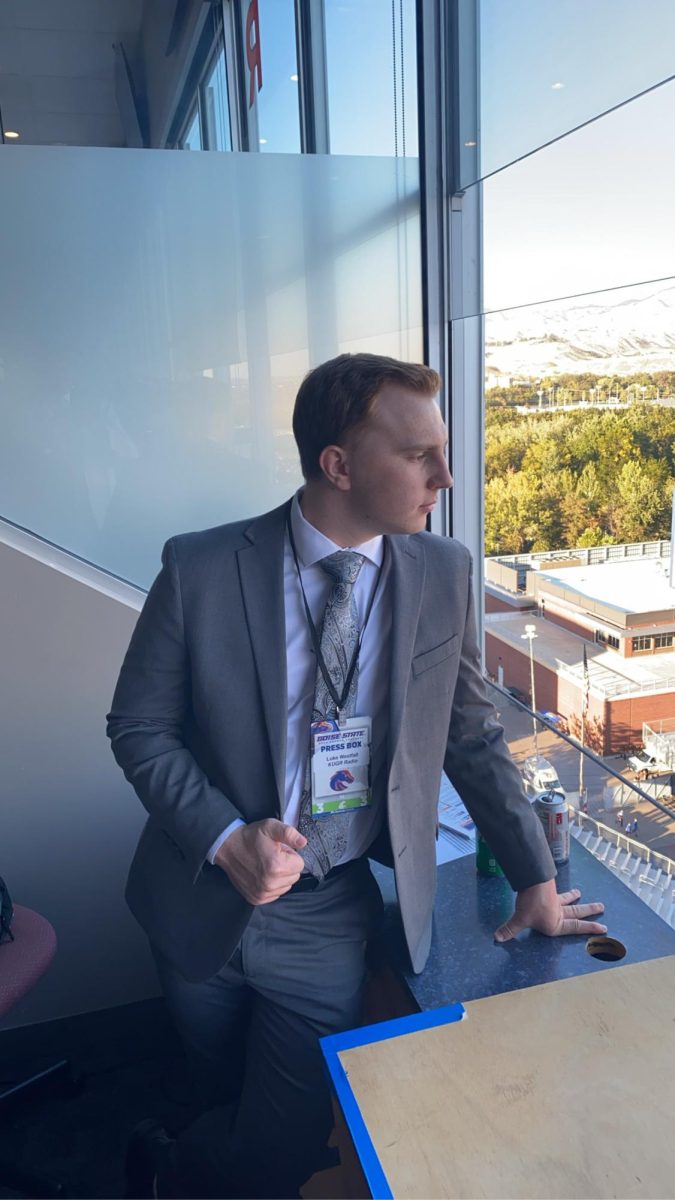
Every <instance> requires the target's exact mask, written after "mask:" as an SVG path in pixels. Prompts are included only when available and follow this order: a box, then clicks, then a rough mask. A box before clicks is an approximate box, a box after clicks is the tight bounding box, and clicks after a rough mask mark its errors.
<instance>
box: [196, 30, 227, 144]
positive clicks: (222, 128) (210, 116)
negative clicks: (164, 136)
mask: <svg viewBox="0 0 675 1200" xmlns="http://www.w3.org/2000/svg"><path fill="white" fill-rule="evenodd" d="M199 93H200V101H201V110H202V115H203V121H204V130H205V134H206V136H205V142H206V146H205V149H207V150H231V149H232V133H231V130H230V106H229V101H228V95H227V74H226V68H225V50H224V49H223V47H222V46H221V47H220V50H219V51H218V54H217V56H216V60H215V62H214V63H213V65H212V66H211V68H210V70H208V71H207V75H206V79H205V81H204V83H203V84H202V85H201V87H200V89H199Z"/></svg>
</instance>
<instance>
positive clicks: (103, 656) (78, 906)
mask: <svg viewBox="0 0 675 1200" xmlns="http://www.w3.org/2000/svg"><path fill="white" fill-rule="evenodd" d="M52 557H54V556H52ZM71 561H73V562H74V560H71ZM74 565H75V567H76V566H77V564H76V563H75V564H74ZM95 574H100V573H98V572H96V573H95ZM110 582H111V585H112V586H113V587H114V581H110ZM120 590H121V591H124V589H123V588H121V589H120ZM127 591H130V589H127ZM140 598H141V597H140V594H139V597H138V599H140ZM136 616H137V611H136V609H135V608H134V607H131V606H130V605H129V603H125V602H123V601H120V600H117V599H114V598H112V597H111V596H110V595H105V594H104V593H102V592H101V591H99V590H97V588H96V587H95V586H90V585H88V584H85V583H83V582H80V581H79V580H78V579H76V578H72V577H69V576H68V575H66V574H64V573H63V572H62V571H60V570H58V569H56V568H55V567H54V566H51V565H48V564H47V563H45V562H41V561H39V560H37V559H36V558H33V557H30V556H29V555H27V554H25V553H22V552H20V551H19V550H17V549H15V548H12V547H11V546H8V545H5V544H2V543H0V641H1V643H2V647H3V650H2V659H1V662H2V671H1V685H0V761H1V762H2V775H1V783H0V789H1V801H0V875H2V876H3V877H4V878H5V880H6V882H7V884H8V886H9V889H10V892H11V894H12V898H13V900H14V901H15V903H18V904H23V905H26V906H28V907H29V908H35V909H37V910H38V911H39V912H41V913H43V914H44V915H45V916H46V917H48V919H49V920H50V921H51V922H52V924H53V925H54V928H55V929H56V932H57V936H58V941H59V946H58V952H57V956H56V958H55V960H54V963H53V964H52V966H51V968H50V969H49V971H48V972H47V974H46V975H45V976H44V977H43V979H42V980H41V981H40V983H39V984H38V985H37V986H36V987H35V988H34V990H33V991H32V992H31V993H30V995H29V996H27V997H26V999H25V1000H24V1001H22V1002H21V1004H20V1005H17V1007H16V1008H14V1009H13V1010H12V1012H11V1013H10V1014H9V1015H8V1016H7V1017H6V1018H5V1020H4V1021H3V1028H9V1027H12V1026H16V1025H23V1024H30V1023H32V1022H35V1021H45V1020H50V1019H52V1018H55V1017H63V1016H68V1015H71V1014H74V1013H80V1012H87V1011H91V1010H94V1009H99V1008H107V1007H112V1006H115V1005H119V1004H125V1003H129V1002H131V1001H134V1000H141V999H144V998H146V997H148V996H153V995H157V994H158V991H159V989H158V986H157V983H156V978H155V974H154V968H153V966H152V962H151V959H150V955H149V952H148V949H147V944H146V941H145V938H144V935H143V934H142V932H141V931H140V929H139V928H138V926H137V925H136V923H135V921H134V920H133V918H132V916H131V914H130V913H129V911H128V909H127V907H126V905H125V902H124V896H123V891H124V884H125V879H126V872H127V868H128V865H129V861H130V859H131V856H132V854H133V850H134V846H135V843H136V839H137V837H138V834H139V832H140V829H141V827H142V824H143V819H144V815H145V814H144V811H143V809H142V807H141V804H140V802H139V801H138V800H137V799H136V796H135V795H134V793H133V790H132V789H131V787H130V786H129V785H128V784H127V783H126V781H125V779H124V777H123V775H122V773H121V772H120V770H119V768H118V767H117V765H116V763H115V762H114V759H113V757H112V753H111V751H110V746H109V743H108V740H107V738H106V736H105V716H106V713H107V711H108V709H109V707H110V700H111V698H112V693H113V689H114V686H115V681H116V678H117V673H118V671H119V667H120V664H121V661H122V658H123V655H124V652H125V650H126V646H127V644H128V641H129V638H130V636H131V632H132V629H133V627H134V624H135V621H136Z"/></svg>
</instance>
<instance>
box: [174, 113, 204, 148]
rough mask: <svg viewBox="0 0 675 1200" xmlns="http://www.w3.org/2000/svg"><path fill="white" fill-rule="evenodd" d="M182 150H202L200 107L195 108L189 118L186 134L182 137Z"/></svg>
mask: <svg viewBox="0 0 675 1200" xmlns="http://www.w3.org/2000/svg"><path fill="white" fill-rule="evenodd" d="M179 144H180V148H181V150H202V149H203V146H202V131H201V127H200V124H199V109H198V108H195V110H194V112H193V114H192V116H191V117H190V118H189V119H188V125H187V130H186V132H185V136H184V137H182V138H181V139H180V143H179Z"/></svg>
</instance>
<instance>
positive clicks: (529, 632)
mask: <svg viewBox="0 0 675 1200" xmlns="http://www.w3.org/2000/svg"><path fill="white" fill-rule="evenodd" d="M520 636H521V638H523V640H524V641H528V642H529V643H530V691H531V694H532V709H533V713H532V737H533V740H534V757H535V759H536V760H537V762H538V761H539V750H538V748H537V718H536V717H535V715H534V713H535V712H536V711H537V702H536V698H535V694H534V654H533V651H532V643H533V641H534V639H535V638H536V636H537V627H536V625H526V626H525V632H524V633H521V635H520Z"/></svg>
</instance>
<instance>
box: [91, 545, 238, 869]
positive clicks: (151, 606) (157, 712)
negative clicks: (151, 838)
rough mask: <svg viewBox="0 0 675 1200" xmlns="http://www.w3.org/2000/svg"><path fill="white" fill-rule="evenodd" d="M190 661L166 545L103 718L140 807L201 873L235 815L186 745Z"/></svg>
mask: <svg viewBox="0 0 675 1200" xmlns="http://www.w3.org/2000/svg"><path fill="white" fill-rule="evenodd" d="M189 706H190V662H189V656H188V650H187V646H186V641H185V631H184V624H183V609H182V601H181V589H180V578H179V575H178V568H177V565H176V555H175V550H174V546H173V542H172V541H168V542H167V543H166V545H165V547H164V550H163V552H162V570H161V571H160V573H159V575H158V576H157V579H156V580H155V582H154V583H153V585H152V588H151V589H150V591H149V593H148V596H147V599H146V602H145V605H144V607H143V610H142V612H141V614H140V616H139V618H138V622H137V624H136V628H135V630H134V633H133V636H132V638H131V642H130V645H129V649H128V651H127V653H126V656H125V659H124V662H123V664H122V670H121V672H120V677H119V680H118V683H117V687H116V689H115V695H114V696H113V702H112V709H111V712H110V713H109V714H108V737H109V738H110V740H111V742H112V749H113V754H114V755H115V758H116V759H117V762H118V763H119V765H120V766H121V767H122V770H123V771H124V774H125V775H126V777H127V779H128V780H129V782H130V783H131V784H132V785H133V787H134V788H135V790H136V793H137V795H138V797H139V799H140V800H141V802H142V804H143V805H144V806H145V808H146V809H147V810H148V812H149V813H150V815H151V817H153V818H154V819H155V820H156V821H157V822H158V824H159V825H160V826H161V827H162V828H163V829H164V830H165V832H166V833H167V834H168V835H169V837H171V838H172V839H173V840H174V842H175V843H176V845H177V846H178V847H179V849H180V850H181V851H182V852H183V854H184V855H185V857H186V859H187V861H188V863H189V865H190V867H191V870H192V874H193V878H196V876H197V875H198V874H199V871H200V870H201V868H202V866H203V865H204V862H205V860H206V855H207V852H208V850H209V847H210V846H211V845H212V844H213V843H214V842H215V840H216V838H217V837H218V836H219V834H221V833H222V831H223V830H224V829H225V827H226V826H227V825H229V824H230V823H231V822H232V821H234V820H236V819H237V818H238V817H239V818H241V813H240V812H239V811H238V810H237V809H236V808H235V806H234V805H233V804H232V803H231V802H230V800H228V799H227V797H226V796H225V795H224V794H223V792H221V791H220V790H219V789H218V788H216V787H214V786H213V785H212V784H211V783H210V781H209V779H208V777H207V776H206V774H205V773H204V771H203V770H202V768H201V767H200V766H199V764H198V763H197V761H196V760H195V758H194V756H193V754H192V752H191V751H190V749H189V748H188V747H187V746H186V744H185V725H186V719H187V717H188V711H189Z"/></svg>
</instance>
